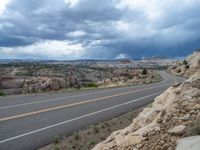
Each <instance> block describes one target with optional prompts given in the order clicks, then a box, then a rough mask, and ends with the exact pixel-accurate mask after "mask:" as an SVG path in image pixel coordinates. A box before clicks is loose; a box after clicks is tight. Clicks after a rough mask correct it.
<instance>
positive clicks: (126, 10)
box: [0, 0, 200, 59]
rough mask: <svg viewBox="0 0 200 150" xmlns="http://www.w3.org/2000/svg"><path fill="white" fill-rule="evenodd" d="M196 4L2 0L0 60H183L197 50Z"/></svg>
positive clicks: (191, 0)
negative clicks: (135, 58)
mask: <svg viewBox="0 0 200 150" xmlns="http://www.w3.org/2000/svg"><path fill="white" fill-rule="evenodd" d="M199 6H200V1H198V0H176V1H175V0H163V1H159V0H56V1H55V0H4V1H3V2H0V52H1V55H0V58H40V59H85V58H89V59H91V58H92V59H93V58H94V59H95V58H96V59H110V58H111V59H113V58H121V57H133V58H134V57H146V56H170V57H176V56H185V55H187V54H188V53H191V51H192V50H194V49H197V48H199V47H200V16H199V14H200V9H199Z"/></svg>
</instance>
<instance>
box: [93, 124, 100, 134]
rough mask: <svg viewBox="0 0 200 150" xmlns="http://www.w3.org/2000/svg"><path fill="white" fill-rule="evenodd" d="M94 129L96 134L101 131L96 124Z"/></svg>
mask: <svg viewBox="0 0 200 150" xmlns="http://www.w3.org/2000/svg"><path fill="white" fill-rule="evenodd" d="M93 130H94V133H95V134H98V133H99V132H100V130H99V128H98V127H96V126H94V128H93Z"/></svg>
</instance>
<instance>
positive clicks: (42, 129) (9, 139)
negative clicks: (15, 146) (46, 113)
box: [0, 91, 163, 144]
mask: <svg viewBox="0 0 200 150" xmlns="http://www.w3.org/2000/svg"><path fill="white" fill-rule="evenodd" d="M162 92H163V91H160V92H157V93H154V94H151V95H147V96H144V97H141V98H138V99H135V100H131V101H128V102H125V103H121V104H118V105H115V106H112V107H108V108H105V109H101V110H99V111H95V112H93V113H89V114H86V115H83V116H80V117H76V118H73V119H70V120H66V121H63V122H60V123H57V124H53V125H50V126H47V127H44V128H40V129H37V130H34V131H31V132H27V133H24V134H21V135H18V136H15V137H12V138H8V139H5V140H2V141H0V144H2V143H5V142H8V141H12V140H15V139H18V138H21V137H24V136H27V135H31V134H34V133H38V132H40V131H44V130H47V129H50V128H53V127H56V126H60V125H63V124H66V123H69V122H72V121H76V120H79V119H82V118H86V117H90V116H93V115H96V114H98V113H102V112H105V111H108V110H111V109H114V108H118V107H120V106H124V105H127V104H130V103H133V102H136V101H140V100H142V99H145V98H149V97H153V96H156V95H159V94H160V93H162Z"/></svg>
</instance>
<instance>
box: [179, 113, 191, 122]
mask: <svg viewBox="0 0 200 150" xmlns="http://www.w3.org/2000/svg"><path fill="white" fill-rule="evenodd" d="M179 119H180V120H183V121H187V120H189V119H190V114H187V115H185V116H183V117H179Z"/></svg>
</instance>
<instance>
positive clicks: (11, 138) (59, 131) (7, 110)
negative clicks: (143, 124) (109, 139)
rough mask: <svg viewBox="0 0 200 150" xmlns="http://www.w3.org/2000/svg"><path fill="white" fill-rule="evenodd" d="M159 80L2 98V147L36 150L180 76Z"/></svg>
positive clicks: (139, 102) (140, 101) (147, 97)
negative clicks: (123, 85)
mask: <svg viewBox="0 0 200 150" xmlns="http://www.w3.org/2000/svg"><path fill="white" fill-rule="evenodd" d="M160 74H161V75H162V77H163V80H162V81H161V82H158V83H152V84H146V85H137V86H129V87H120V88H112V89H97V90H91V91H79V92H71V93H54V94H53V93H51V94H35V95H21V96H7V97H2V98H0V150H33V149H37V148H39V147H41V146H44V145H46V144H48V143H50V142H52V141H53V139H54V138H55V136H64V135H65V136H67V135H70V134H72V133H73V132H75V131H77V130H80V129H82V128H84V127H86V126H88V125H90V124H94V123H98V122H100V121H103V120H107V119H109V118H113V117H115V116H118V115H120V114H122V113H125V112H128V111H130V110H132V109H136V108H139V107H141V106H143V105H146V104H148V103H149V102H151V101H152V100H153V99H154V98H155V97H156V96H158V95H159V94H160V93H162V92H163V91H164V90H165V89H167V88H168V87H169V86H170V85H172V84H173V83H174V82H176V81H177V80H178V81H180V80H182V79H181V78H178V77H174V76H172V75H169V74H167V73H165V72H160Z"/></svg>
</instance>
